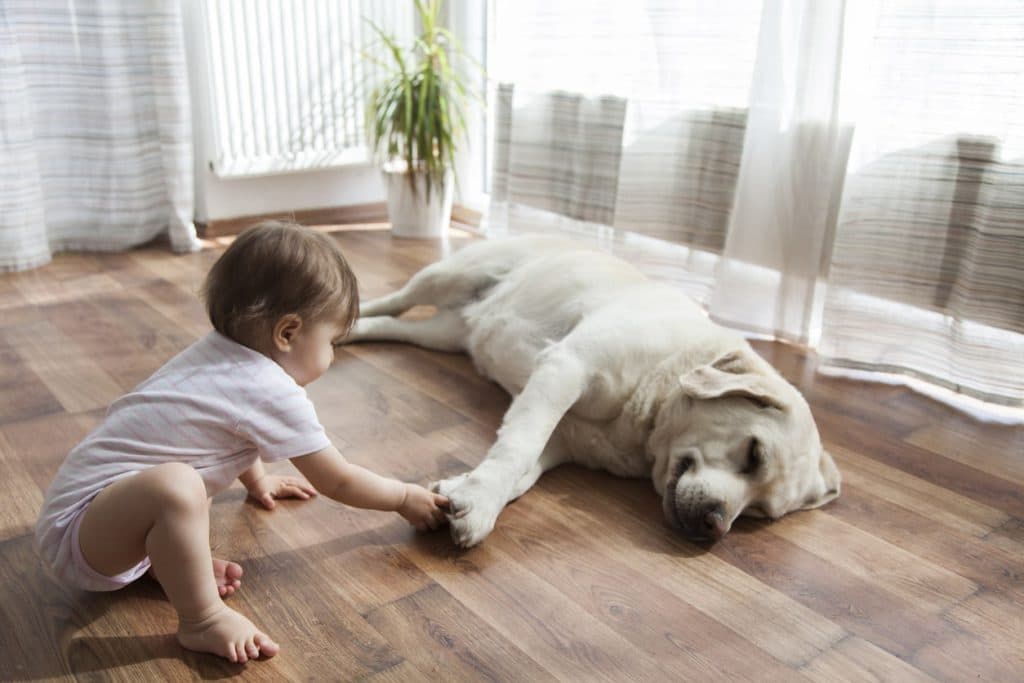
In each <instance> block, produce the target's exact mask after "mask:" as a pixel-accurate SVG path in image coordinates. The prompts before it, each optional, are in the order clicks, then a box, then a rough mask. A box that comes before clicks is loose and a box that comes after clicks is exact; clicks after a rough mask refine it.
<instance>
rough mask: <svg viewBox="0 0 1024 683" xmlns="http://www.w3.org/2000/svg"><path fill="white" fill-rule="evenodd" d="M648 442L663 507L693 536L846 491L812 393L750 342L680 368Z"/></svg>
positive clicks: (718, 532)
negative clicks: (821, 428)
mask: <svg viewBox="0 0 1024 683" xmlns="http://www.w3.org/2000/svg"><path fill="white" fill-rule="evenodd" d="M648 447H649V448H650V450H651V451H652V454H653V455H654V459H655V468H654V472H653V476H654V479H655V481H654V483H655V487H656V488H657V489H658V491H659V492H661V493H662V495H663V501H662V502H663V508H664V512H665V516H666V518H667V519H668V521H669V523H670V524H672V525H673V526H674V527H676V528H678V529H679V530H680V531H681V532H682V533H683V534H684V535H685V536H686V537H687V538H689V539H691V540H700V541H709V540H710V541H716V540H718V539H720V538H721V537H722V536H724V535H725V534H726V532H728V531H729V529H730V528H731V527H732V523H733V522H734V521H735V520H736V518H737V517H739V516H740V515H750V516H757V517H769V518H771V519H776V518H778V517H781V516H782V515H784V514H786V513H787V512H792V511H793V510H805V509H810V508H815V507H818V506H820V505H824V504H825V503H827V502H829V501H830V500H833V499H834V498H836V497H837V496H838V495H839V481H840V476H839V470H837V469H836V466H835V463H834V462H833V460H832V457H831V456H830V455H829V454H828V453H827V452H826V451H825V450H824V448H823V447H822V445H821V439H820V437H819V436H818V429H817V427H816V426H815V424H814V418H813V417H812V416H811V411H810V408H809V407H808V405H807V402H806V401H805V400H804V398H803V396H801V395H800V392H798V391H797V390H796V389H795V388H794V387H793V386H792V385H790V384H789V383H788V382H786V381H785V380H784V379H782V377H781V376H779V374H778V373H777V372H775V370H774V369H773V368H772V367H771V366H770V365H768V364H767V363H766V362H765V361H764V360H762V359H761V358H760V357H759V356H757V355H756V354H755V353H754V352H753V351H750V350H749V349H747V348H743V349H740V350H738V351H732V352H730V353H727V354H725V355H723V356H721V357H720V358H718V359H716V360H714V361H713V362H711V363H709V364H707V365H703V366H701V367H698V368H696V369H694V370H692V371H690V372H688V373H686V374H684V375H683V376H681V377H678V384H677V385H676V386H674V387H673V390H672V391H671V392H670V394H669V395H668V396H667V397H666V400H664V401H662V402H661V405H660V407H659V409H658V411H657V414H656V416H655V422H654V426H653V431H652V432H651V437H650V439H649V441H648Z"/></svg>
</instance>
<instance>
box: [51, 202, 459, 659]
mask: <svg viewBox="0 0 1024 683" xmlns="http://www.w3.org/2000/svg"><path fill="white" fill-rule="evenodd" d="M204 295H205V299H206V305H207V311H208V312H209V315H210V320H211V322H212V323H213V327H214V330H215V331H213V332H210V333H209V334H208V335H206V336H205V337H203V338H202V339H200V340H199V341H197V342H196V343H194V344H192V346H190V347H188V348H187V349H185V350H184V351H182V352H181V353H180V354H179V355H178V356H176V357H175V358H173V359H172V360H171V361H170V362H168V363H167V364H166V365H164V366H163V367H162V368H160V370H158V371H157V372H156V373H155V374H154V375H153V376H152V377H150V378H149V379H148V380H146V381H145V382H143V383H142V384H140V385H139V386H138V387H136V388H135V389H134V390H133V391H132V392H131V393H129V394H127V395H125V396H122V397H121V398H119V399H117V400H116V401H114V403H113V404H112V405H111V406H110V409H109V411H108V412H107V416H106V418H105V419H104V420H103V422H102V423H101V424H100V425H99V427H98V428H97V429H96V430H95V431H93V432H92V433H91V434H90V435H89V436H87V437H86V438H85V440H84V441H82V443H80V444H79V445H78V446H76V447H75V448H74V449H73V450H72V451H71V453H70V454H69V455H68V457H67V459H66V460H65V461H64V463H63V464H62V465H61V467H60V470H59V471H58V472H57V476H56V478H55V479H54V481H53V484H51V486H50V488H49V490H48V491H47V493H46V498H45V500H44V502H43V509H42V512H41V513H40V517H39V522H38V524H37V526H36V541H37V544H38V548H39V554H40V557H41V558H42V559H43V562H44V563H45V565H46V566H47V568H48V569H49V570H50V572H51V573H52V574H53V575H54V576H55V578H57V579H58V580H59V581H61V582H63V583H65V584H69V585H71V586H74V587H77V588H81V589H84V590H90V591H113V590H117V589H119V588H121V587H123V586H126V585H127V584H129V583H131V582H132V581H135V580H136V579H137V578H139V577H140V576H142V575H143V574H145V573H146V572H147V571H151V572H152V574H153V576H154V578H156V579H157V581H159V582H160V584H161V585H162V586H163V588H164V591H165V592H166V593H167V597H168V599H169V600H170V602H171V604H172V605H173V606H174V609H175V610H176V611H177V613H178V640H179V641H180V642H181V644H182V645H183V646H184V647H186V648H189V649H192V650H199V651H202V652H212V653H214V654H217V655H220V656H222V657H226V658H227V659H229V660H231V661H232V662H246V661H248V660H249V659H254V658H257V657H259V656H261V655H262V656H265V657H270V656H273V655H275V654H276V653H277V651H278V645H277V644H276V643H275V642H274V641H273V640H271V639H270V638H269V637H268V636H267V635H266V634H264V633H263V632H262V631H260V630H259V629H258V628H257V627H256V626H255V625H253V623H252V622H251V621H249V620H248V619H247V618H245V617H244V616H242V615H241V614H239V613H238V612H236V611H234V610H233V609H231V608H230V607H228V606H227V605H225V604H224V601H223V600H222V598H223V597H226V596H228V595H230V594H232V593H233V592H234V591H235V589H236V588H238V587H239V586H240V585H241V584H240V581H239V579H240V578H241V575H242V569H241V567H240V566H239V565H237V564H235V563H233V562H226V561H224V560H219V559H214V558H213V557H212V556H211V553H210V541H209V538H210V520H209V510H210V508H209V498H210V497H211V496H213V495H215V494H216V493H217V492H218V491H221V490H223V489H224V488H226V487H227V486H229V485H230V484H231V482H232V481H233V480H234V479H236V478H238V479H239V480H240V481H241V482H242V483H243V484H244V485H245V488H246V489H247V490H248V492H249V495H250V496H252V497H253V498H254V499H256V500H257V501H259V502H260V503H261V504H262V505H264V506H265V507H267V508H271V509H273V507H274V499H275V498H287V497H295V498H303V499H305V498H309V497H310V496H311V495H313V494H315V492H316V491H319V492H321V493H323V494H325V495H327V496H329V497H331V498H333V499H334V500H337V501H340V502H342V503H345V504H347V505H354V506H357V507H362V508H371V509H374V510H393V511H395V512H398V514H400V515H402V517H404V518H405V519H407V520H408V521H409V523H411V524H412V525H413V526H415V527H416V528H417V529H419V530H424V529H428V528H429V529H434V528H437V527H438V526H439V525H441V524H442V523H443V522H444V520H445V516H444V510H443V509H442V508H443V507H444V506H446V505H447V500H446V499H445V498H444V496H441V495H438V494H435V493H431V492H429V491H427V490H426V489H424V488H422V487H420V486H416V485H414V484H403V483H402V482H399V481H396V480H394V479H388V478H386V477H382V476H379V475H377V474H374V473H372V472H370V471H369V470H367V469H364V468H362V467H359V466H358V465H354V464H352V463H349V462H346V461H345V459H344V458H343V457H342V456H341V454H340V453H339V452H338V451H337V449H336V448H335V447H334V446H332V445H331V442H330V440H329V439H328V438H327V435H326V433H325V432H324V428H323V426H321V424H320V422H319V420H318V419H317V416H316V411H315V410H314V409H313V404H312V403H310V401H309V399H308V398H307V397H306V391H305V389H303V387H304V386H305V385H307V384H309V383H310V382H312V381H313V380H315V379H317V378H318V377H320V376H321V375H323V374H324V372H326V370H327V368H328V366H329V365H330V364H331V361H332V360H333V359H334V348H333V344H334V343H335V342H337V341H338V340H340V339H341V338H343V337H344V336H345V335H346V334H347V333H348V330H349V328H350V327H351V325H352V323H353V321H354V320H355V319H356V317H357V316H358V310H359V294H358V290H357V285H356V279H355V276H354V275H353V274H352V271H351V270H349V267H348V264H347V263H346V262H345V258H344V257H343V256H342V254H341V250H340V249H339V248H338V245H337V244H336V243H335V241H334V240H333V239H331V238H330V237H328V236H326V235H324V234H322V233H318V232H315V231H313V230H308V229H306V228H302V227H300V226H298V225H292V224H285V223H277V222H272V223H263V224H261V225H258V226H256V227H254V228H252V229H250V230H248V231H246V232H244V233H243V234H242V235H240V236H239V237H238V239H237V240H235V242H234V243H233V244H232V245H231V246H230V247H229V248H228V249H227V250H226V251H225V252H224V254H223V255H222V256H221V257H220V259H219V260H218V261H217V262H216V263H215V264H214V265H213V268H212V269H211V270H210V273H209V274H208V275H207V278H206V283H205V285H204ZM286 458H287V459H289V460H291V462H292V464H294V465H295V467H296V468H297V469H298V470H299V472H301V473H302V474H303V475H305V477H306V479H308V481H309V482H310V483H311V484H312V487H311V486H310V485H309V484H307V483H306V482H305V481H303V480H302V479H299V478H296V477H281V476H276V475H270V474H267V473H266V472H265V471H264V469H263V463H265V462H277V461H279V460H284V459H286Z"/></svg>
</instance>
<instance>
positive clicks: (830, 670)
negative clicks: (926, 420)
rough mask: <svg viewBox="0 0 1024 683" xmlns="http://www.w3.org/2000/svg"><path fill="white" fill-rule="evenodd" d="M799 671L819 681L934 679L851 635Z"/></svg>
mask: <svg viewBox="0 0 1024 683" xmlns="http://www.w3.org/2000/svg"><path fill="white" fill-rule="evenodd" d="M801 671H802V673H803V674H804V675H805V676H807V677H808V678H810V679H812V680H815V681H821V683H844V682H846V681H849V683H863V682H864V681H877V682H878V683H883V682H884V681H901V682H904V683H929V682H932V681H935V679H934V678H932V677H931V676H928V675H927V674H925V673H923V672H921V671H919V670H918V669H915V668H914V667H913V666H911V665H910V664H907V663H906V662H904V661H903V660H901V659H899V658H897V657H894V656H892V655H891V654H889V653H888V652H886V651H885V650H883V649H881V648H880V647H878V646H876V645H873V644H871V643H869V642H867V641H866V640H863V639H861V638H857V637H856V636H850V637H848V638H844V639H843V640H842V641H841V642H839V643H836V645H835V646H834V647H832V648H830V649H829V650H828V651H826V652H823V653H822V654H821V655H820V656H818V657H816V658H815V659H814V660H812V661H810V662H808V663H807V666H805V667H804V668H803V669H801Z"/></svg>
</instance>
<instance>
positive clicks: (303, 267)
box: [202, 221, 359, 348]
mask: <svg viewBox="0 0 1024 683" xmlns="http://www.w3.org/2000/svg"><path fill="white" fill-rule="evenodd" d="M202 296H203V299H204V300H205V301H206V311H207V313H208V314H209V316H210V322H211V323H213V327H214V329H216V330H217V331H218V332H220V333H221V334H223V335H224V336H226V337H229V338H231V339H233V340H235V341H237V342H238V343H240V344H244V345H246V346H249V347H252V348H256V347H257V346H258V344H259V339H260V337H262V336H263V335H269V334H270V333H271V331H272V329H273V326H274V324H275V323H276V322H277V321H278V320H279V319H280V318H281V317H282V316H285V315H288V314H289V313H294V314H296V315H298V316H299V317H300V318H301V319H302V320H303V322H305V323H307V324H308V323H312V322H319V321H321V320H326V319H332V318H336V319H339V320H341V321H342V322H343V326H344V329H345V331H346V332H347V331H348V329H349V328H350V327H351V326H352V324H353V323H354V322H355V320H356V318H358V317H359V285H358V283H357V282H356V276H355V274H353V273H352V270H351V268H349V266H348V262H347V261H345V257H344V255H342V253H341V249H340V248H339V247H338V243H337V242H335V241H334V239H332V238H331V237H329V236H328V235H326V234H324V233H322V232H317V231H316V230H311V229H310V228H305V227H302V226H301V225H298V224H295V223H289V222H285V221H263V222H261V223H258V224H256V225H254V226H253V227H251V228H249V229H247V230H246V231H245V232H243V233H242V234H241V235H239V236H238V238H237V239H236V240H235V241H234V242H233V243H232V244H231V246H229V247H228V248H227V250H226V251H225V252H224V253H223V254H221V257H220V258H219V259H217V262H216V263H214V264H213V267H212V268H211V269H210V272H209V273H207V275H206V281H205V282H204V283H203V290H202Z"/></svg>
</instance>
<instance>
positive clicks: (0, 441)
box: [0, 432, 43, 541]
mask: <svg viewBox="0 0 1024 683" xmlns="http://www.w3.org/2000/svg"><path fill="white" fill-rule="evenodd" d="M0 472H2V473H3V476H0V500H2V501H3V505H0V541H7V540H10V539H12V538H17V537H19V536H25V535H31V534H33V533H34V532H35V526H36V518H38V517H39V509H40V508H41V507H42V504H43V492H42V491H41V490H40V489H39V487H38V486H37V485H36V483H35V482H34V481H33V480H32V476H31V475H30V474H29V473H28V471H27V470H26V469H25V466H24V464H23V463H22V461H21V459H20V458H19V456H18V453H17V452H16V451H15V450H14V446H12V445H11V444H10V443H9V442H8V441H7V438H6V437H5V436H4V435H3V432H0Z"/></svg>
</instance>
